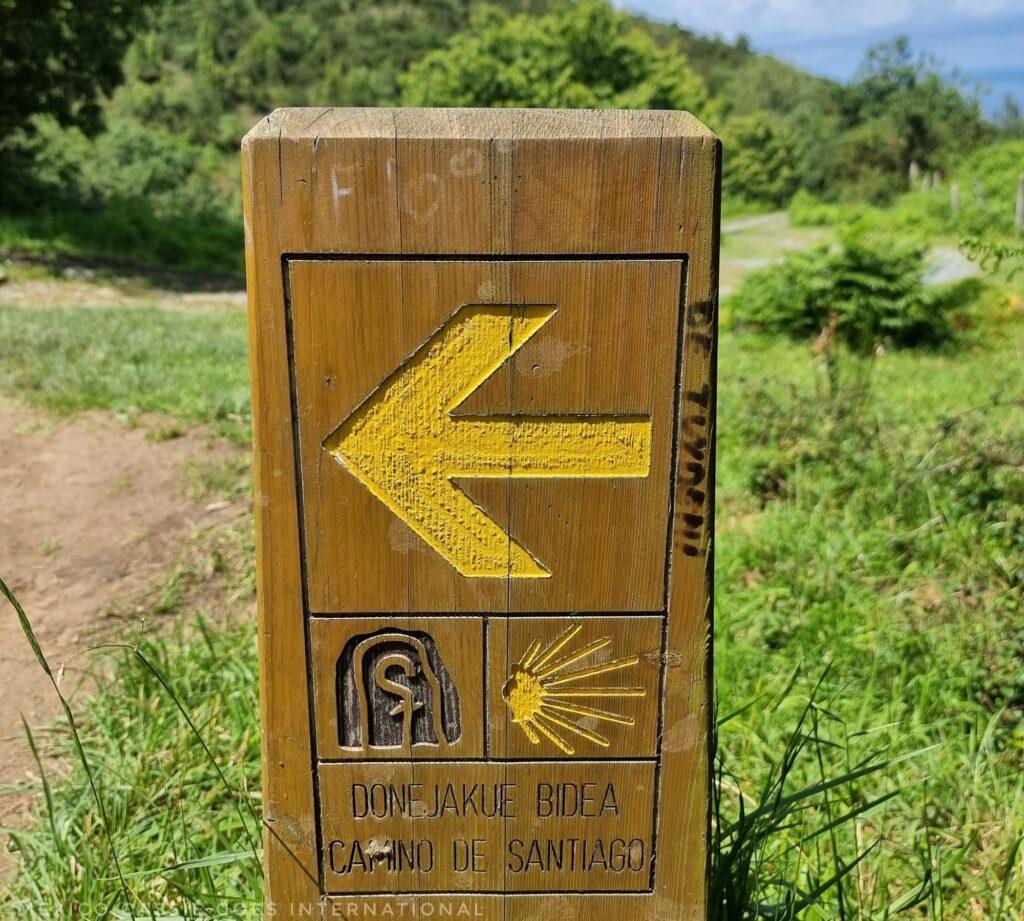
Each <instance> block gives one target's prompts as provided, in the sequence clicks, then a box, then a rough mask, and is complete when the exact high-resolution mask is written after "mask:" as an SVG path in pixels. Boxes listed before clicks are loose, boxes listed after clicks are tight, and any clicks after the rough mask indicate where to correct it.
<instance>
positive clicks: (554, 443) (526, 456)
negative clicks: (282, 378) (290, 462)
mask: <svg viewBox="0 0 1024 921" xmlns="http://www.w3.org/2000/svg"><path fill="white" fill-rule="evenodd" d="M555 311H556V308H555V307H552V306H527V307H524V306H518V305H507V304H497V305H468V306H465V307H462V308H461V309H460V310H459V311H457V312H456V313H455V315H454V316H453V317H452V318H451V319H450V320H448V322H447V323H445V324H444V326H442V327H441V328H440V329H439V330H438V331H437V332H436V333H434V335H433V336H431V338H430V339H428V340H427V342H425V343H424V344H423V345H422V346H421V347H420V348H419V349H418V350H417V351H416V352H415V353H414V354H413V355H412V356H411V357H410V358H409V359H408V360H407V361H406V362H404V363H403V364H401V365H400V366H399V367H398V368H397V369H396V370H395V371H394V372H392V374H391V375H390V376H389V377H388V378H387V379H385V380H384V382H383V383H382V384H381V385H380V387H379V388H377V390H375V391H374V392H373V393H372V394H370V396H369V397H367V399H366V400H365V401H364V402H363V403H362V404H361V405H360V406H359V407H358V408H357V409H356V410H355V411H354V412H353V413H352V414H351V415H350V416H349V417H348V418H347V419H346V420H345V421H344V422H342V423H341V425H339V426H338V428H336V429H335V430H334V431H333V432H332V433H331V434H330V435H328V436H327V438H326V439H325V440H324V448H325V450H326V451H327V452H328V453H330V454H331V455H332V456H333V457H334V458H336V459H337V460H338V461H339V462H340V463H341V464H342V466H343V467H345V468H346V469H347V470H348V471H350V472H351V473H352V475H353V476H355V477H356V478H357V479H358V480H359V481H360V482H361V483H362V484H363V485H364V486H366V487H367V489H369V490H370V492H372V493H373V494H374V495H375V496H376V497H377V498H378V499H380V501H381V502H383V503H384V504H385V505H386V506H387V507H388V508H389V509H391V511H392V512H394V514H395V515H397V516H398V517H399V518H400V519H402V521H404V522H405V523H406V524H407V525H409V527H410V528H412V529H413V530H414V531H415V532H416V533H417V534H418V535H419V536H420V537H422V538H423V539H424V540H425V541H426V542H427V543H428V544H429V545H430V546H431V547H433V548H434V550H436V551H437V552H438V553H439V554H440V555H441V556H442V557H444V558H445V559H446V560H447V561H448V562H449V563H451V564H452V566H454V567H455V569H457V570H458V571H459V572H460V573H461V574H462V575H464V576H467V577H487V576H490V577H501V578H506V577H516V578H544V577H547V576H550V575H551V573H550V571H549V570H548V569H547V568H546V567H545V566H544V565H543V564H541V563H540V562H539V561H538V560H537V559H536V558H535V557H534V556H533V555H532V554H531V553H530V552H529V551H528V550H526V549H525V548H524V547H523V546H521V545H520V544H519V543H517V542H516V541H515V540H513V539H512V537H511V536H510V535H509V534H508V533H507V532H506V531H505V530H504V529H503V528H502V527H501V526H500V525H499V524H498V523H497V522H496V521H495V520H494V519H493V518H491V517H490V516H489V515H488V514H487V513H486V512H485V511H484V510H483V509H481V508H480V507H479V506H478V505H476V504H475V503H474V502H473V500H472V499H470V498H469V496H467V495H466V493H464V492H463V491H462V490H461V489H460V488H459V487H458V486H457V485H456V484H455V483H454V482H453V480H454V479H455V478H456V477H487V478H507V477H569V478H579V477H603V478H608V477H645V476H647V475H648V472H649V470H650V463H651V419H650V417H649V416H628V415H622V416H616V415H606V416H587V415H578V416H561V415H559V416H554V415H552V416H518V415H512V416H468V415H463V416H457V415H454V414H453V413H454V411H455V410H456V409H458V407H459V406H460V405H461V404H462V403H463V402H464V401H465V400H466V399H467V398H468V397H469V395H470V394H471V393H473V391H474V390H476V389H477V388H478V387H479V386H480V385H481V384H482V383H483V382H484V381H486V380H487V378H489V377H490V376H491V375H492V374H493V373H494V372H495V371H496V370H497V369H498V368H500V367H501V366H502V365H503V364H504V363H505V362H506V361H507V360H508V359H509V358H510V357H511V356H512V355H514V354H515V352H516V351H517V350H518V349H519V348H521V347H522V345H523V344H524V343H525V342H526V341H527V340H528V339H530V337H531V336H533V335H534V334H535V333H536V332H537V331H538V330H539V329H540V328H541V327H542V326H543V325H544V324H545V323H547V321H548V320H550V319H551V317H552V316H554V314H555Z"/></svg>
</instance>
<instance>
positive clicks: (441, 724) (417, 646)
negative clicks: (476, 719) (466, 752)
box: [337, 629, 462, 752]
mask: <svg viewBox="0 0 1024 921" xmlns="http://www.w3.org/2000/svg"><path fill="white" fill-rule="evenodd" d="M337 693H338V711H339V713H338V716H339V719H338V734H339V743H340V744H341V746H342V748H349V749H353V750H357V751H358V750H363V751H365V750H367V749H370V748H395V749H406V750H411V749H412V747H413V746H414V745H415V746H421V745H422V746H432V747H434V748H437V749H438V750H439V751H441V752H444V751H446V750H447V749H448V746H449V745H451V744H453V743H455V742H457V741H458V740H459V738H460V737H461V735H462V726H461V718H460V713H459V695H458V691H457V690H456V687H455V682H454V681H453V680H452V677H451V675H450V674H449V672H448V669H447V668H445V665H444V662H442V661H441V656H440V654H439V653H438V651H437V645H436V644H435V642H434V640H433V638H432V637H431V636H430V635H429V634H427V633H425V632H423V631H420V630H412V631H409V632H404V631H399V630H391V629H385V630H380V631H377V632H376V633H364V634H360V635H358V636H354V637H352V639H350V640H349V641H348V643H347V644H346V645H345V648H344V649H343V650H342V653H341V657H340V658H339V659H338V670H337Z"/></svg>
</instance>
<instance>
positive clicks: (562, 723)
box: [501, 624, 647, 755]
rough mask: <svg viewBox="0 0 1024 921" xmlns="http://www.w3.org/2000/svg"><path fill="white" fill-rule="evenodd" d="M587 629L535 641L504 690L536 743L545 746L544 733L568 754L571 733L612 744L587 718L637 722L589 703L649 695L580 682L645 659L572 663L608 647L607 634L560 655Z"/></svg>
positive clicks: (571, 749)
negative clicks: (582, 663)
mask: <svg viewBox="0 0 1024 921" xmlns="http://www.w3.org/2000/svg"><path fill="white" fill-rule="evenodd" d="M582 629H583V626H582V625H581V624H573V625H572V626H571V627H569V629H568V630H566V631H565V632H564V633H563V634H561V635H560V636H558V637H556V638H555V639H554V640H552V641H551V642H550V643H548V644H546V645H545V644H544V643H542V642H541V641H540V640H534V641H533V642H532V643H531V644H530V647H529V648H528V649H527V650H526V652H525V654H524V655H523V657H522V659H520V660H519V663H518V664H517V665H515V666H514V667H513V668H512V674H511V675H509V677H508V680H507V681H506V682H505V686H504V687H503V688H502V691H501V693H502V696H503V697H504V698H505V703H506V704H507V705H508V708H509V711H510V712H511V715H512V722H513V723H516V724H517V725H518V726H519V728H520V729H522V730H523V733H524V734H525V735H526V737H527V738H528V739H529V740H530V741H531V742H532V743H533V744H534V745H539V744H540V737H541V736H544V737H545V738H547V739H548V740H549V741H551V742H552V743H553V744H554V745H555V746H557V747H558V748H559V749H561V750H562V751H563V752H565V754H567V755H573V754H575V753H576V749H575V748H574V747H573V745H572V744H570V742H569V739H570V738H571V736H567V733H573V734H575V735H577V736H580V737H581V738H583V739H586V740H587V741H588V742H593V743H594V744H595V745H600V746H601V747H602V748H607V747H608V745H609V741H608V739H607V737H605V736H603V735H601V733H599V732H596V731H594V730H592V729H588V728H586V727H585V726H584V725H582V721H583V720H597V721H599V722H606V723H614V724H617V725H619V726H632V725H633V724H634V722H635V721H634V720H633V718H632V717H630V716H625V715H624V714H621V713H614V712H613V711H611V710H605V709H602V708H598V707H592V706H589V705H588V704H586V703H584V702H583V701H588V700H590V701H593V700H601V699H606V698H612V699H614V698H623V697H643V696H644V695H645V694H646V693H647V691H646V689H644V688H639V687H632V688H631V687H609V686H601V687H595V686H589V687H588V686H585V685H584V686H580V685H579V683H578V682H580V681H585V680H586V679H588V678H597V677H599V676H603V675H606V674H608V673H609V672H614V671H618V670H619V669H623V668H631V667H632V666H634V665H636V664H637V662H638V661H639V657H638V656H627V657H625V658H622V659H613V660H611V661H609V662H599V663H596V664H594V665H584V666H583V667H582V668H577V669H573V668H572V666H573V665H575V664H576V663H577V662H581V661H582V660H583V659H586V658H588V657H590V656H592V655H594V653H596V652H599V651H600V650H602V649H605V648H607V647H608V646H610V645H611V642H612V641H611V637H608V636H604V637H601V638H600V639H596V640H592V641H591V642H589V643H586V644H584V645H583V646H580V647H579V648H578V649H576V650H574V651H572V652H568V653H564V654H563V655H559V653H561V652H562V650H563V649H565V647H566V646H568V645H569V643H571V642H572V640H573V639H574V638H575V637H576V636H577V635H578V634H579V632H580V631H581V630H582Z"/></svg>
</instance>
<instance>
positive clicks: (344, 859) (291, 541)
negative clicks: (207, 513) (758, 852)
mask: <svg viewBox="0 0 1024 921" xmlns="http://www.w3.org/2000/svg"><path fill="white" fill-rule="evenodd" d="M719 160H720V148H719V144H718V141H717V140H716V139H715V138H714V136H713V135H711V133H710V132H708V131H707V129H705V128H704V127H703V126H702V125H701V124H700V123H699V122H697V121H696V120H695V119H694V118H693V117H691V116H690V115H687V114H685V113H681V112H610V111H606V112H545V111H535V112H528V111H514V110H508V111H476V110H394V111H391V110H375V109H316V110H313V109H288V110H281V111H278V112H275V113H274V114H273V115H270V116H268V117H267V118H266V119H264V120H263V121H262V122H261V123H260V124H259V125H258V126H257V127H256V128H254V129H253V131H252V132H250V134H249V135H248V137H247V138H246V140H245V143H244V148H243V162H244V170H245V180H244V182H245V228H246V253H247V267H248V277H249V310H250V334H251V353H252V382H253V383H252V386H253V422H254V430H255V481H256V485H255V505H256V522H257V529H258V530H257V536H258V557H259V558H258V579H259V609H260V615H259V616H260V643H261V648H260V655H261V706H262V719H263V770H264V775H263V790H264V809H265V824H266V834H265V841H266V849H265V864H266V879H267V914H268V917H274V918H370V917H373V918H431V917H434V918H445V917H451V918H486V919H492V921H554V919H557V921H577V919H578V921H584V919H586V921H602V919H608V921H612V919H627V918H628V919H641V918H645V919H665V921H668V919H684V918H685V919H697V918H702V917H703V916H704V915H705V913H706V907H707V906H706V873H707V859H708V857H707V848H708V845H707V834H708V802H709V798H708V785H709V764H708V761H709V722H710V719H711V708H710V701H709V694H710V665H711V650H710V645H711V594H710V586H711V535H712V526H711V510H712V501H713V495H712V473H713V434H714V405H715V380H714V367H715V319H716V286H717V245H718V239H717V237H718V191H717V190H718V176H719Z"/></svg>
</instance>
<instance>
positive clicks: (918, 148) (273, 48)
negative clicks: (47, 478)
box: [0, 0, 1019, 272]
mask: <svg viewBox="0 0 1024 921" xmlns="http://www.w3.org/2000/svg"><path fill="white" fill-rule="evenodd" d="M154 2H156V0H154ZM72 7H73V10H74V11H73V12H70V10H71V9H72ZM144 7H145V4H141V5H140V4H133V5H132V6H131V13H130V15H129V12H128V9H129V8H128V6H127V5H119V4H118V3H116V2H114V0H108V2H106V3H100V2H96V0H94V2H89V3H82V4H65V5H60V4H58V5H47V4H43V5H38V4H36V5H31V4H25V3H23V2H22V0H0V15H3V16H5V17H6V18H7V19H11V17H13V16H15V15H17V16H20V17H22V18H24V17H30V16H31V17H37V18H35V19H33V20H32V21H33V23H34V27H33V28H19V29H17V30H14V31H15V32H17V34H18V35H19V36H21V37H20V38H18V39H12V38H11V37H10V33H11V30H4V29H0V42H6V43H7V46H6V47H4V49H3V50H4V51H5V53H4V54H3V55H0V59H2V60H3V61H4V63H3V65H2V66H3V67H5V68H7V70H5V72H4V73H5V75H6V74H8V73H9V74H10V75H11V77H12V79H4V80H0V92H4V91H6V90H7V89H8V88H9V87H11V86H12V85H14V84H15V83H18V82H19V81H21V79H22V78H21V77H20V76H19V75H20V74H21V73H22V71H21V70H18V68H24V69H25V73H26V74H29V75H30V76H29V77H26V78H25V79H27V81H28V82H27V83H25V85H27V86H29V87H30V89H31V87H32V86H33V85H34V84H33V82H32V81H33V79H35V77H31V74H36V76H38V73H37V69H38V68H39V67H41V66H42V63H41V62H42V61H44V60H49V58H47V56H46V55H41V54H39V53H38V51H39V48H41V47H44V46H45V47H48V48H49V47H52V48H54V49H56V52H57V53H56V55H55V56H54V57H53V61H52V62H51V63H49V64H47V65H46V66H47V67H51V70H52V68H53V67H57V66H58V65H59V63H60V61H61V60H62V58H61V55H62V54H64V52H63V51H62V50H61V49H62V48H64V47H65V45H66V43H67V41H68V35H69V34H72V33H73V35H74V48H75V54H76V56H77V57H76V66H78V67H79V68H93V71H95V79H92V78H90V79H83V80H80V81H78V82H77V83H76V84H75V86H76V91H80V93H81V96H74V94H71V95H68V94H67V93H62V91H61V90H60V87H61V86H63V85H64V84H63V83H62V80H64V77H63V76H60V75H57V76H55V73H56V72H52V73H51V72H48V73H47V79H48V80H49V83H48V87H49V89H48V90H47V93H49V94H50V95H46V96H45V98H44V97H42V96H38V95H36V96H33V94H32V93H31V92H29V93H28V94H27V95H25V94H21V96H19V99H18V100H17V104H16V105H14V106H13V107H12V106H8V107H7V108H6V109H5V110H4V111H5V113H7V114H6V117H9V118H11V119H14V121H13V122H11V123H10V125H13V124H20V123H22V122H24V121H25V119H26V118H27V117H28V116H29V115H31V116H32V117H31V119H30V121H29V122H27V123H26V124H25V127H23V128H20V129H16V130H9V131H7V132H6V133H4V134H3V136H2V137H0V161H2V163H0V166H2V169H3V172H4V178H5V183H4V186H3V188H2V189H0V246H8V247H15V248H20V249H27V250H55V249H56V250H62V251H65V252H68V253H78V254H82V255H88V256H93V257H95V256H103V257H109V256H120V257H123V258H127V259H131V260H134V261H137V262H166V261H168V260H169V261H171V262H173V263H174V264H177V265H181V266H187V267H189V268H202V269H214V270H223V271H233V272H237V271H239V270H240V267H241V257H240V253H241V240H242V230H241V217H240V201H239V194H238V188H239V177H238V157H237V153H236V150H237V145H238V141H239V139H240V138H241V136H242V135H243V134H244V132H245V131H246V130H247V128H248V127H249V126H250V125H251V124H252V123H253V122H254V121H255V120H256V119H257V118H258V117H259V116H260V115H262V114H263V113H265V112H267V111H268V110H270V109H272V108H274V107H275V106H279V105H325V104H330V105H394V104H397V103H399V102H404V103H406V104H413V105H422V104H440V105H481V106H514V105H522V106H567V107H573V106H583V107H591V106H599V107H630V108H632V107H640V108H686V109H689V110H690V111H692V112H694V113H695V114H696V115H698V116H699V117H701V118H703V119H704V120H705V121H706V122H707V123H708V124H709V125H710V126H711V127H712V128H713V129H714V130H716V131H717V132H718V133H719V134H720V135H721V136H722V138H723V140H724V146H725V174H724V188H725V194H726V205H727V208H728V209H730V210H736V209H738V208H754V209H763V208H779V207H784V206H785V205H786V204H787V203H788V202H789V200H790V199H791V197H792V196H793V194H794V192H796V191H797V190H801V191H802V192H803V193H804V194H808V193H810V194H813V195H815V196H816V197H817V198H820V199H822V200H824V201H829V202H845V201H850V200H852V199H853V200H864V199H868V200H870V201H872V202H875V203H886V202H888V201H890V200H892V199H893V198H894V197H899V196H900V195H902V194H903V193H904V192H905V191H906V190H907V181H908V180H907V177H908V171H909V170H910V169H911V164H917V169H918V170H919V172H920V173H921V175H927V176H930V175H932V173H933V171H936V170H939V171H942V172H943V173H945V174H949V173H950V172H951V171H953V170H955V169H957V167H958V164H959V163H960V161H961V160H962V159H963V156H964V155H965V153H967V152H970V151H972V150H975V149H977V148H978V147H979V142H981V141H982V140H984V138H985V136H986V133H987V132H989V131H990V130H991V131H995V132H998V136H1000V137H1011V136H1013V132H1014V131H1015V130H1016V129H1015V127H1014V126H1015V125H1016V124H1017V122H1018V121H1019V112H1017V113H1016V114H1014V111H1011V110H1012V106H1011V107H1010V108H1009V109H1008V110H1007V113H1006V114H1005V117H1001V119H1000V122H999V124H998V125H997V126H995V127H991V126H987V125H986V124H985V123H984V121H983V120H982V117H981V115H980V113H979V109H978V104H977V101H976V100H975V99H974V98H973V96H972V95H971V94H970V93H969V92H968V91H966V90H965V88H964V87H963V86H961V85H960V84H959V83H957V82H956V80H955V79H954V78H953V77H952V76H951V75H949V74H947V73H946V72H945V71H944V70H943V69H942V67H941V66H940V65H938V64H937V63H936V62H934V61H932V60H930V59H928V58H927V57H917V56H915V55H914V54H913V53H912V51H911V49H910V48H909V46H908V45H907V43H906V41H905V40H900V41H896V42H893V43H890V44H888V45H882V46H879V47H877V48H875V49H872V50H871V51H870V52H869V54H868V56H867V58H866V60H865V62H864V65H863V67H862V68H861V70H860V71H859V73H858V74H857V77H856V79H854V80H853V81H852V82H851V83H850V84H849V85H846V86H841V85H839V84H836V83H833V82H831V81H828V80H824V79H821V78H818V77H813V76H811V75H809V74H806V73H803V72H801V71H800V70H798V69H797V68H795V67H792V66H790V65H788V64H785V63H783V62H780V61H778V60H775V59H774V58H771V57H768V56H766V55H760V54H755V53H753V52H752V51H751V49H750V47H749V44H748V43H747V42H746V41H745V40H743V39H740V40H738V41H736V42H733V43H730V42H726V41H723V40H722V39H717V38H716V39H709V38H703V37H701V36H698V35H695V34H693V33H692V32H688V31H687V30H685V29H681V28H679V27H678V26H675V25H673V24H670V23H661V22H655V21H652V20H649V19H646V18H644V17H643V16H640V15H636V14H630V13H626V12H621V11H617V10H615V9H614V8H613V7H612V5H611V4H610V3H609V2H608V0H509V2H505V3H502V4H494V5H491V4H487V3H486V2H485V0H417V2H413V0H344V2H343V0H296V2H294V3H289V4H282V3H280V2H279V0H163V2H159V3H157V5H156V6H155V7H153V9H152V10H150V11H149V15H148V16H147V17H146V18H145V20H144V21H143V22H142V24H141V25H140V26H139V21H140V16H141V13H140V10H143V8H144ZM58 8H59V9H60V10H64V12H63V13H60V14H58V13H57V12H54V11H56V10H57V9H58ZM44 9H46V10H50V11H51V14H52V15H51V18H49V19H46V18H45V16H44V15H43V13H42V12H37V11H42V10H44ZM100 9H104V10H107V11H108V12H109V13H110V15H109V16H107V18H106V20H105V22H106V29H107V31H106V32H103V33H102V34H101V33H100V32H98V31H97V28H98V27H97V26H96V21H94V20H95V15H96V11H97V10H100ZM75 17H78V18H77V19H76V18H75ZM90 17H93V18H90ZM12 21H13V20H12ZM133 25H136V26H139V28H138V32H137V34H136V37H135V39H134V40H133V41H132V42H131V43H130V45H129V46H128V49H127V52H126V53H125V54H124V55H123V56H122V55H121V53H120V49H122V48H123V47H124V45H125V44H126V43H127V41H128V38H129V27H130V26H133ZM12 43H13V44H12ZM0 47H3V46H0ZM90 62H91V63H90ZM12 68H14V69H13V70H12ZM34 68H35V69H34ZM122 69H123V74H124V80H123V83H122V84H121V85H120V86H118V87H117V88H116V89H114V88H113V87H114V84H115V83H116V82H117V79H118V75H119V74H120V73H121V72H122ZM93 71H90V73H92V72H93ZM83 73H84V71H83ZM70 74H71V71H68V75H70ZM58 76H59V79H58ZM15 78H16V79H15ZM69 78H70V77H69ZM99 90H102V91H105V92H109V97H108V98H107V99H106V100H105V101H104V102H103V104H102V111H101V110H100V109H99V108H97V106H96V104H95V103H94V101H93V100H94V97H95V93H96V92H97V91H99ZM53 94H56V95H55V96H54V95H53ZM44 95H45V94H44ZM51 97H52V98H51ZM19 107H20V108H19ZM100 114H101V115H102V121H103V123H104V125H105V130H104V132H103V133H101V134H99V136H98V137H91V136H90V133H89V132H88V131H86V132H83V131H82V130H80V126H79V125H76V124H75V123H80V125H81V126H84V127H85V128H88V129H91V128H93V127H96V126H97V124H96V123H97V118H96V116H97V115H100ZM69 122H70V123H71V124H68V123H69ZM979 156H980V154H979ZM1000 156H1003V157H1012V156H1013V154H1012V152H1010V151H1009V150H1004V152H1003V153H1002V154H1000ZM970 169H971V168H970V167H968V173H970ZM979 181H980V183H981V187H982V189H983V195H984V202H983V203H981V204H980V205H978V206H976V202H978V201H979V200H980V196H975V195H974V194H973V190H974V186H975V182H974V179H967V180H965V182H969V183H970V184H971V193H970V194H968V192H967V191H966V186H965V185H964V183H962V184H961V190H960V191H961V200H962V202H963V207H962V209H961V211H962V215H963V217H964V218H967V217H968V216H972V215H973V216H975V217H977V218H978V219H977V220H973V219H972V220H971V221H969V222H967V223H966V225H965V227H964V228H963V229H964V230H965V232H970V233H987V232H989V231H992V232H998V233H1006V232H1007V222H1008V221H1009V220H1011V219H1012V215H1011V217H1007V214H1008V211H1007V209H1006V206H1005V201H1004V199H1005V196H1006V195H1008V194H1013V193H1012V191H1008V189H1007V187H1006V186H1005V185H1000V186H999V189H998V190H996V189H995V188H994V187H993V189H992V190H991V191H989V190H988V186H987V185H986V181H985V179H984V178H983V177H982V178H981V179H980V180H979ZM919 204H920V206H919V207H916V208H915V209H914V216H913V221H919V220H921V219H922V217H927V218H928V220H932V218H933V217H934V215H935V213H936V210H937V209H941V207H942V201H941V200H934V199H932V200H928V201H924V200H922V201H921V202H920V203H919ZM997 209H1001V210H1000V211H999V214H1000V217H999V219H998V220H992V221H990V220H989V219H988V217H987V216H986V215H988V214H989V213H992V214H994V213H995V212H996V210H997ZM908 223H912V221H908ZM190 240H191V241H192V243H191V245H190V244H189V242H188V241H190Z"/></svg>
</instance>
